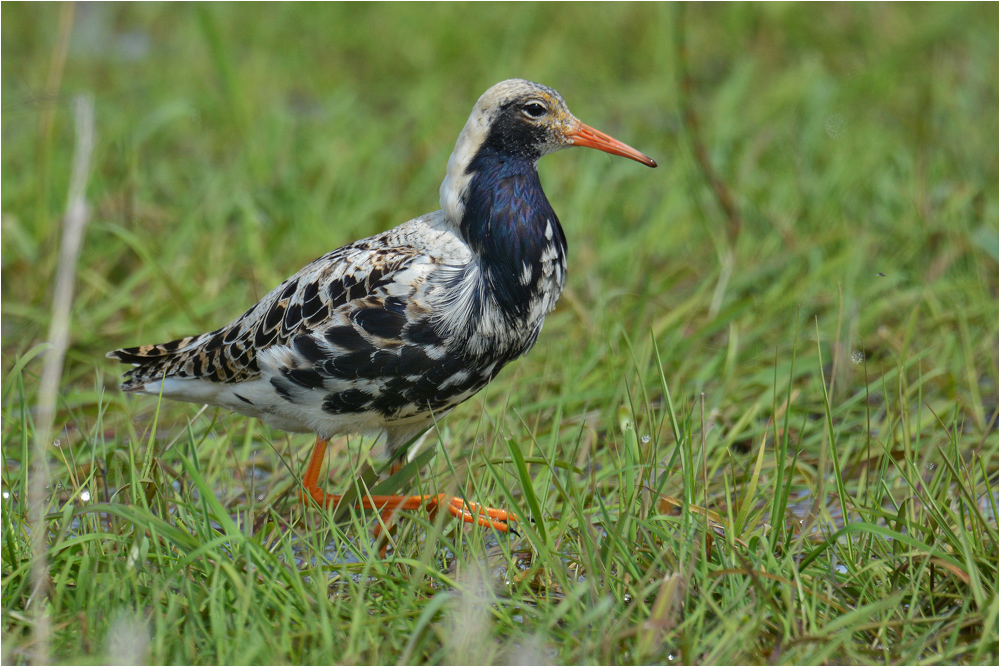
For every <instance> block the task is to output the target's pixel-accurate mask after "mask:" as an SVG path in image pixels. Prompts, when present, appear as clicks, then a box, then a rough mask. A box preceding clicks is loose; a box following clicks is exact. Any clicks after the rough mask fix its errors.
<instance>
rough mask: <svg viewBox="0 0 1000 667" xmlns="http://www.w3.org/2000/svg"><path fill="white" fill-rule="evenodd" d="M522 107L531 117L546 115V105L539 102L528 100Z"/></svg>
mask: <svg viewBox="0 0 1000 667" xmlns="http://www.w3.org/2000/svg"><path fill="white" fill-rule="evenodd" d="M521 109H522V110H523V111H524V113H525V114H527V115H528V116H529V117H530V118H541V117H542V116H544V115H545V107H544V106H542V105H541V104H539V103H538V102H528V103H527V104H525V105H524V106H523V107H521Z"/></svg>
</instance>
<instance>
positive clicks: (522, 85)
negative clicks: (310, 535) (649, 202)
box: [107, 79, 656, 530]
mask: <svg viewBox="0 0 1000 667" xmlns="http://www.w3.org/2000/svg"><path fill="white" fill-rule="evenodd" d="M569 146H586V147H590V148H596V149H598V150H601V151H604V152H606V153H610V154H612V155H620V156H624V157H627V158H631V159H633V160H635V161H637V162H641V163H642V164H644V165H647V166H649V167H655V166H656V163H655V162H654V161H653V160H652V159H650V158H649V157H647V156H645V155H643V154H642V153H640V152H639V151H637V150H635V149H634V148H631V147H629V146H627V145H625V144H623V143H621V142H620V141H617V140H616V139H613V138H612V137H610V136H608V135H606V134H604V133H602V132H599V131H597V130H595V129H593V128H591V127H589V126H587V125H584V124H583V123H581V122H580V121H579V120H577V119H576V118H575V117H574V116H573V114H571V113H570V112H569V109H567V108H566V103H565V102H564V101H563V98H562V96H561V95H559V93H557V92H556V91H554V90H552V89H551V88H548V87H546V86H543V85H540V84H537V83H533V82H531V81H525V80H523V79H510V80H507V81H501V82H500V83H498V84H496V85H495V86H493V87H492V88H490V89H489V90H487V91H486V92H485V93H484V94H483V96H482V97H480V98H479V101H478V102H476V105H475V107H474V108H473V109H472V114H471V115H470V116H469V120H468V122H466V124H465V128H464V129H463V130H462V133H461V134H460V135H459V137H458V141H457V142H456V144H455V150H454V151H453V152H452V154H451V157H450V158H449V160H448V167H447V174H446V176H445V178H444V182H442V183H441V189H440V203H441V210H439V211H435V212H433V213H428V214H426V215H422V216H420V217H418V218H414V219H413V220H410V221H409V222H404V223H403V224H401V225H399V226H398V227H396V228H394V229H390V230H388V231H386V232H382V233H381V234H376V235H375V236H371V237H369V238H366V239H362V240H360V241H357V242H355V243H351V244H350V245H346V246H344V247H343V248H340V249H338V250H334V251H333V252H330V253H327V254H326V255H323V256H322V257H320V258H319V259H317V260H315V261H314V262H312V263H311V264H309V265H307V266H306V267H305V268H303V269H302V270H301V271H299V272H298V273H296V274H295V275H293V276H292V277H291V278H289V279H288V280H286V281H284V282H283V283H281V284H280V285H278V286H277V287H276V288H274V290H272V291H271V292H270V293H269V294H267V296H265V297H264V298H263V299H261V300H260V301H259V302H258V303H257V304H256V305H254V306H252V307H251V308H250V309H249V310H247V311H246V312H245V313H243V315H241V316H240V317H238V318H236V319H235V320H233V321H232V322H230V323H229V324H227V325H225V326H224V327H222V328H220V329H216V330H215V331H211V332H209V333H204V334H201V335H199V336H189V337H187V338H181V339H179V340H175V341H172V342H169V343H161V344H159V345H142V346H139V347H130V348H124V349H120V350H115V351H113V352H110V353H108V355H107V356H108V357H110V358H112V359H117V360H119V361H122V362H125V363H129V364H132V365H133V368H132V369H130V370H129V371H128V372H126V373H125V375H124V376H123V378H122V385H121V387H122V389H123V390H124V391H127V392H135V393H140V394H150V395H154V396H157V395H160V394H162V396H163V397H164V398H169V399H173V400H178V401H188V402H192V403H204V404H209V405H213V406H218V407H222V408H226V409H229V410H232V411H235V412H238V413H240V414H243V415H248V416H250V417H257V418H258V419H262V420H263V421H265V422H267V423H268V424H270V425H271V426H273V427H275V428H277V429H280V430H283V431H289V432H294V433H315V434H316V436H317V440H316V445H315V447H314V448H313V452H312V456H311V457H310V461H309V465H308V467H307V469H306V473H305V475H304V477H303V479H302V485H303V492H302V497H303V500H304V501H309V500H310V499H312V500H315V501H316V502H317V503H320V504H322V505H328V506H329V505H335V504H337V503H339V502H340V499H341V496H338V495H332V494H327V493H326V492H324V491H323V489H322V488H320V486H319V473H320V469H321V466H322V463H323V458H324V455H325V452H326V446H327V441H328V439H329V438H331V437H333V436H335V435H338V434H346V433H367V434H374V433H378V432H384V434H385V439H384V441H382V444H381V448H380V451H381V454H382V456H384V457H385V458H386V460H393V461H399V460H401V459H402V458H403V457H404V456H405V454H406V449H407V446H408V445H409V444H410V443H412V442H414V441H415V440H416V439H417V436H419V435H420V434H421V433H423V432H425V431H426V430H427V429H428V428H429V427H430V426H431V425H432V423H433V420H434V419H436V418H440V417H441V416H442V415H444V414H445V413H446V412H448V411H449V410H451V409H452V408H453V407H455V406H456V405H458V404H459V403H461V402H462V401H465V400H467V399H468V398H470V397H471V396H473V395H474V394H475V393H476V392H478V391H479V390H480V389H482V388H483V387H484V386H486V384H487V383H489V382H490V380H492V379H493V378H494V377H496V375H497V373H499V372H500V369H502V368H503V367H504V366H505V365H506V364H508V363H509V362H511V361H513V360H514V359H517V358H518V357H520V356H521V355H523V354H525V353H526V352H527V351H528V350H530V349H531V347H532V345H534V344H535V341H536V340H537V339H538V334H539V332H540V331H541V329H542V322H543V321H544V320H545V315H546V314H547V313H548V312H549V311H551V310H552V309H553V308H554V307H555V305H556V301H557V300H558V299H559V294H560V292H562V289H563V283H564V282H565V279H566V237H565V236H564V235H563V230H562V227H561V226H560V224H559V219H558V218H557V217H556V214H555V212H554V211H553V210H552V206H551V205H550V204H549V201H548V199H546V198H545V193H544V192H542V186H541V183H540V182H539V179H538V172H537V171H536V168H535V165H536V163H537V162H538V160H539V158H541V157H542V156H543V155H547V154H549V153H554V152H555V151H558V150H560V149H563V148H567V147H569ZM360 505H361V506H362V507H365V508H368V509H377V510H380V511H383V512H388V511H393V510H397V509H417V508H419V507H424V506H426V507H428V508H429V509H433V508H436V507H438V506H439V505H442V506H445V507H447V509H448V510H449V512H450V513H451V514H452V515H454V516H456V517H460V518H462V519H463V520H465V521H468V522H476V523H479V524H480V525H492V526H494V527H495V528H497V529H498V530H507V528H508V526H507V522H508V521H515V520H516V517H515V516H514V515H513V514H510V513H507V512H504V511H503V510H494V509H491V508H485V507H478V506H476V505H475V504H473V503H468V504H466V503H465V502H464V501H463V500H462V499H460V498H449V497H444V496H374V497H373V496H370V495H369V496H367V497H365V498H363V500H362V501H361V503H360Z"/></svg>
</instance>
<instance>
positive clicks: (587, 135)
mask: <svg viewBox="0 0 1000 667" xmlns="http://www.w3.org/2000/svg"><path fill="white" fill-rule="evenodd" d="M566 136H567V137H569V143H570V145H571V146H586V147H587V148H596V149H597V150H599V151H604V152H605V153H611V154H612V155H621V156H622V157H627V158H629V159H630V160H635V161H636V162H641V163H642V164H644V165H646V166H647V167H655V166H656V162H654V161H653V159H652V158H651V157H649V156H648V155H643V154H642V153H640V152H639V151H637V150H636V149H634V148H632V147H631V146H629V145H627V144H623V143H622V142H620V141H618V140H617V139H615V138H614V137H609V136H608V135H606V134H604V133H603V132H600V131H598V130H595V129H594V128H592V127H590V126H589V125H584V124H583V123H581V122H580V121H576V126H575V127H574V128H573V129H571V130H570V131H569V132H567V133H566Z"/></svg>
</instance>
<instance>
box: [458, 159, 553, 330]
mask: <svg viewBox="0 0 1000 667" xmlns="http://www.w3.org/2000/svg"><path fill="white" fill-rule="evenodd" d="M536 159H537V157H536V156H532V155H512V154H510V153H507V152H504V151H500V150H497V149H496V148H494V147H493V146H491V145H490V143H489V142H487V143H485V144H484V145H483V147H482V148H480V150H479V152H478V153H477V154H476V157H475V158H473V160H472V161H471V162H470V163H469V167H468V172H469V173H474V174H475V175H474V176H473V178H472V181H471V183H470V185H469V192H468V195H467V198H466V200H465V215H464V216H463V218H462V223H461V230H462V234H463V235H464V236H465V239H466V241H467V242H468V243H469V245H470V246H471V247H472V249H473V250H475V251H476V253H477V254H478V255H479V257H480V266H482V267H483V269H484V272H485V274H486V275H485V276H484V278H485V279H486V281H487V284H488V288H489V289H491V290H492V292H493V293H494V295H495V297H496V301H497V303H498V304H499V306H500V308H501V310H502V311H503V314H504V317H505V318H506V319H507V320H508V321H510V322H516V321H521V320H524V319H525V318H526V317H527V316H528V313H529V309H530V307H531V301H532V296H533V295H534V294H536V292H537V291H538V289H539V280H540V278H541V258H542V255H543V253H544V252H545V251H546V250H547V249H549V248H552V249H553V250H554V252H555V253H556V256H558V257H560V258H562V257H565V255H566V237H565V235H564V234H563V230H562V227H561V226H560V224H559V219H558V218H557V217H556V214H555V211H553V210H552V206H551V205H550V204H549V200H548V199H546V198H545V193H544V192H543V191H542V184H541V182H540V181H539V180H538V172H537V171H536V169H535V160H536ZM549 225H551V229H552V238H551V239H548V238H546V236H545V229H546V227H547V226H549ZM525 267H528V268H527V270H530V271H531V278H530V279H529V280H527V281H525V280H524V278H523V276H524V275H525V272H526V269H525Z"/></svg>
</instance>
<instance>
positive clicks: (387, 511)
mask: <svg viewBox="0 0 1000 667" xmlns="http://www.w3.org/2000/svg"><path fill="white" fill-rule="evenodd" d="M326 446H327V441H326V440H321V439H319V438H317V439H316V446H315V447H314V448H313V452H312V457H310V459H309V467H308V468H306V474H305V476H303V477H302V486H303V487H305V488H304V489H303V490H302V491H301V493H300V495H301V497H302V501H303V502H305V503H309V502H310V501H314V502H316V503H318V504H319V505H321V506H323V507H336V506H337V504H338V503H339V502H340V499H341V498H342V497H343V496H338V495H334V494H331V493H327V492H326V491H324V490H323V489H321V488H319V472H320V468H321V467H322V465H323V457H324V456H325V455H326ZM442 505H443V506H444V507H446V508H447V509H448V512H449V513H450V514H451V515H452V516H453V517H456V518H458V519H461V520H462V521H464V522H466V523H477V524H479V525H480V526H490V527H492V528H494V529H495V530H499V531H500V532H502V533H506V532H508V531H509V530H510V527H509V526H508V525H507V522H511V521H512V522H517V520H518V519H517V516H516V515H515V514H514V513H513V512H508V511H507V510H498V509H493V508H492V507H483V506H482V505H479V504H477V503H467V502H465V501H464V500H462V499H461V498H457V497H449V496H446V495H445V494H443V493H442V494H440V495H436V496H434V495H427V496H366V497H364V498H362V499H361V500H360V502H359V503H358V507H361V508H364V509H373V510H378V511H379V512H381V513H382V517H383V519H385V518H386V517H390V518H391V515H392V514H393V513H394V512H396V511H397V510H417V509H421V508H426V509H427V511H428V512H429V513H430V514H431V517H433V516H434V515H435V514H436V513H437V511H438V508H440V507H441V506H442ZM379 532H381V531H379Z"/></svg>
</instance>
